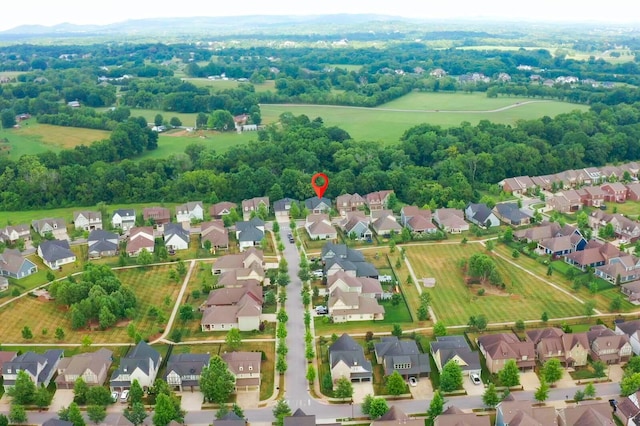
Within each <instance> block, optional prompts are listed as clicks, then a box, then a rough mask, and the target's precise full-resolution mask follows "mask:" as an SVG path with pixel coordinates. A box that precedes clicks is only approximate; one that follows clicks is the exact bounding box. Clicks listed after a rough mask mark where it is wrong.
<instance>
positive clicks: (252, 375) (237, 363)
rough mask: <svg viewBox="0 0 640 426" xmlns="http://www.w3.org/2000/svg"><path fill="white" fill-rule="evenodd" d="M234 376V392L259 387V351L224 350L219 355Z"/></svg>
mask: <svg viewBox="0 0 640 426" xmlns="http://www.w3.org/2000/svg"><path fill="white" fill-rule="evenodd" d="M221 357H222V359H223V361H224V362H226V363H227V367H228V368H229V371H230V372H231V374H233V375H234V376H235V378H236V392H237V391H248V390H259V389H260V367H261V362H262V355H261V353H260V352H236V351H233V352H226V353H223V354H222V355H221Z"/></svg>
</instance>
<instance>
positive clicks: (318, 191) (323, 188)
mask: <svg viewBox="0 0 640 426" xmlns="http://www.w3.org/2000/svg"><path fill="white" fill-rule="evenodd" d="M318 178H322V179H323V180H324V184H322V186H320V185H318V184H317V183H316V180H318ZM311 186H313V190H314V191H316V195H317V196H318V198H322V196H323V195H324V192H325V191H326V190H327V187H328V186H329V178H328V177H327V175H325V174H324V173H316V174H315V175H313V177H312V178H311Z"/></svg>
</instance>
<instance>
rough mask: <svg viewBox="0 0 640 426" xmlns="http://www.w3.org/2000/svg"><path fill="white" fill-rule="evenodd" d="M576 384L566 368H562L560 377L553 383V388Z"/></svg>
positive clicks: (568, 386) (570, 386)
mask: <svg viewBox="0 0 640 426" xmlns="http://www.w3.org/2000/svg"><path fill="white" fill-rule="evenodd" d="M575 385H576V383H575V382H574V381H573V379H572V378H571V376H570V375H569V372H568V371H567V370H566V369H563V370H562V378H561V379H560V380H558V381H557V382H555V383H554V386H553V387H554V388H572V387H574V386H575Z"/></svg>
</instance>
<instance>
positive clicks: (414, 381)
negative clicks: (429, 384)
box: [409, 377, 418, 388]
mask: <svg viewBox="0 0 640 426" xmlns="http://www.w3.org/2000/svg"><path fill="white" fill-rule="evenodd" d="M409 386H412V387H414V388H415V387H416V386H418V379H416V378H415V377H409Z"/></svg>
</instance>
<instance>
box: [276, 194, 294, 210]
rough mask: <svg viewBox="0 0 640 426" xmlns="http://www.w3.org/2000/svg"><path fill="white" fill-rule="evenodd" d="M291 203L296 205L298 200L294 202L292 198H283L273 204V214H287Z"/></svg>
mask: <svg viewBox="0 0 640 426" xmlns="http://www.w3.org/2000/svg"><path fill="white" fill-rule="evenodd" d="M293 203H298V200H294V199H293V198H288V197H287V198H283V199H281V200H278V201H276V202H274V203H273V211H274V212H288V211H289V210H291V205H292V204H293Z"/></svg>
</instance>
